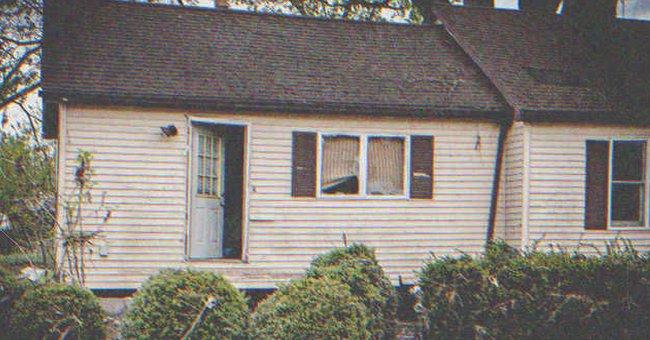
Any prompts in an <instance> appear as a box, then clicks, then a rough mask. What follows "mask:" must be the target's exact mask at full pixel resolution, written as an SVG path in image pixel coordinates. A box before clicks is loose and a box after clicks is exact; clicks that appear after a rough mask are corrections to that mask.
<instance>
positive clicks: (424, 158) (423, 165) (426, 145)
mask: <svg viewBox="0 0 650 340" xmlns="http://www.w3.org/2000/svg"><path fill="white" fill-rule="evenodd" d="M432 197H433V136H411V198H421V199H430V198H432Z"/></svg>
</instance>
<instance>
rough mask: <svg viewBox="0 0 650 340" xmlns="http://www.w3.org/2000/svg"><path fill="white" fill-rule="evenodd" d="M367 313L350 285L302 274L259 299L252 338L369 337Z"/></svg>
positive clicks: (253, 320) (368, 316)
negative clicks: (266, 296) (267, 296)
mask: <svg viewBox="0 0 650 340" xmlns="http://www.w3.org/2000/svg"><path fill="white" fill-rule="evenodd" d="M370 321H371V317H370V314H369V313H368V311H367V309H366V307H365V306H364V304H363V303H362V302H361V300H360V299H359V298H357V297H355V296H353V295H352V294H351V293H350V288H349V287H348V286H347V285H345V284H343V283H341V282H339V281H338V280H333V279H330V278H321V279H314V278H303V279H300V280H298V281H294V282H292V283H291V284H290V285H288V286H284V287H282V288H280V289H279V290H277V291H276V292H275V293H274V294H273V295H271V296H270V297H269V298H268V299H266V300H264V301H262V302H261V303H260V304H259V305H258V306H257V309H256V310H255V313H254V314H253V317H252V321H251V336H252V338H253V339H370V338H371V332H370V330H369V329H368V327H367V326H368V324H369V323H370Z"/></svg>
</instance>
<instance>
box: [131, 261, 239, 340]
mask: <svg viewBox="0 0 650 340" xmlns="http://www.w3.org/2000/svg"><path fill="white" fill-rule="evenodd" d="M124 322H125V323H124V329H123V335H124V337H125V338H127V339H246V338H247V337H246V328H247V325H248V307H247V305H246V301H245V299H244V296H243V294H242V293H241V292H239V291H238V290H237V289H235V287H233V286H232V285H231V284H230V283H229V282H227V281H226V280H225V279H224V278H223V277H221V276H220V275H218V274H215V273H212V272H202V271H193V270H189V271H185V270H166V271H163V272H162V273H160V274H158V275H154V276H152V277H151V278H149V280H148V281H147V282H145V284H144V285H143V287H142V288H141V289H140V290H139V291H138V292H137V293H136V295H135V296H134V298H133V305H132V306H131V307H130V308H129V311H128V312H127V314H126V317H125V321H124Z"/></svg>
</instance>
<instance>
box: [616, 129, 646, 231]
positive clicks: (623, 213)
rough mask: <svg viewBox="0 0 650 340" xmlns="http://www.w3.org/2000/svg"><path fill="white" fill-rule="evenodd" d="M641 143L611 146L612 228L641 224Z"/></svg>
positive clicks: (642, 205) (642, 175)
mask: <svg viewBox="0 0 650 340" xmlns="http://www.w3.org/2000/svg"><path fill="white" fill-rule="evenodd" d="M645 149H646V144H645V142H640V141H615V142H614V143H613V145H612V152H613V155H612V165H611V169H612V183H611V196H610V207H611V221H612V225H615V226H642V225H644V224H645V220H644V219H645V216H644V215H645V214H644V211H645V194H644V193H645V185H646V184H645V157H646V155H645Z"/></svg>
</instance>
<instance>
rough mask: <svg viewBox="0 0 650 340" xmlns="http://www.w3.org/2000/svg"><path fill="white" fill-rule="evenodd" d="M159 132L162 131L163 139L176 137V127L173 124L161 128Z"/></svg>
mask: <svg viewBox="0 0 650 340" xmlns="http://www.w3.org/2000/svg"><path fill="white" fill-rule="evenodd" d="M160 130H161V131H162V134H163V135H164V136H165V137H174V136H177V135H178V129H177V128H176V125H174V124H169V125H167V126H161V127H160Z"/></svg>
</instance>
